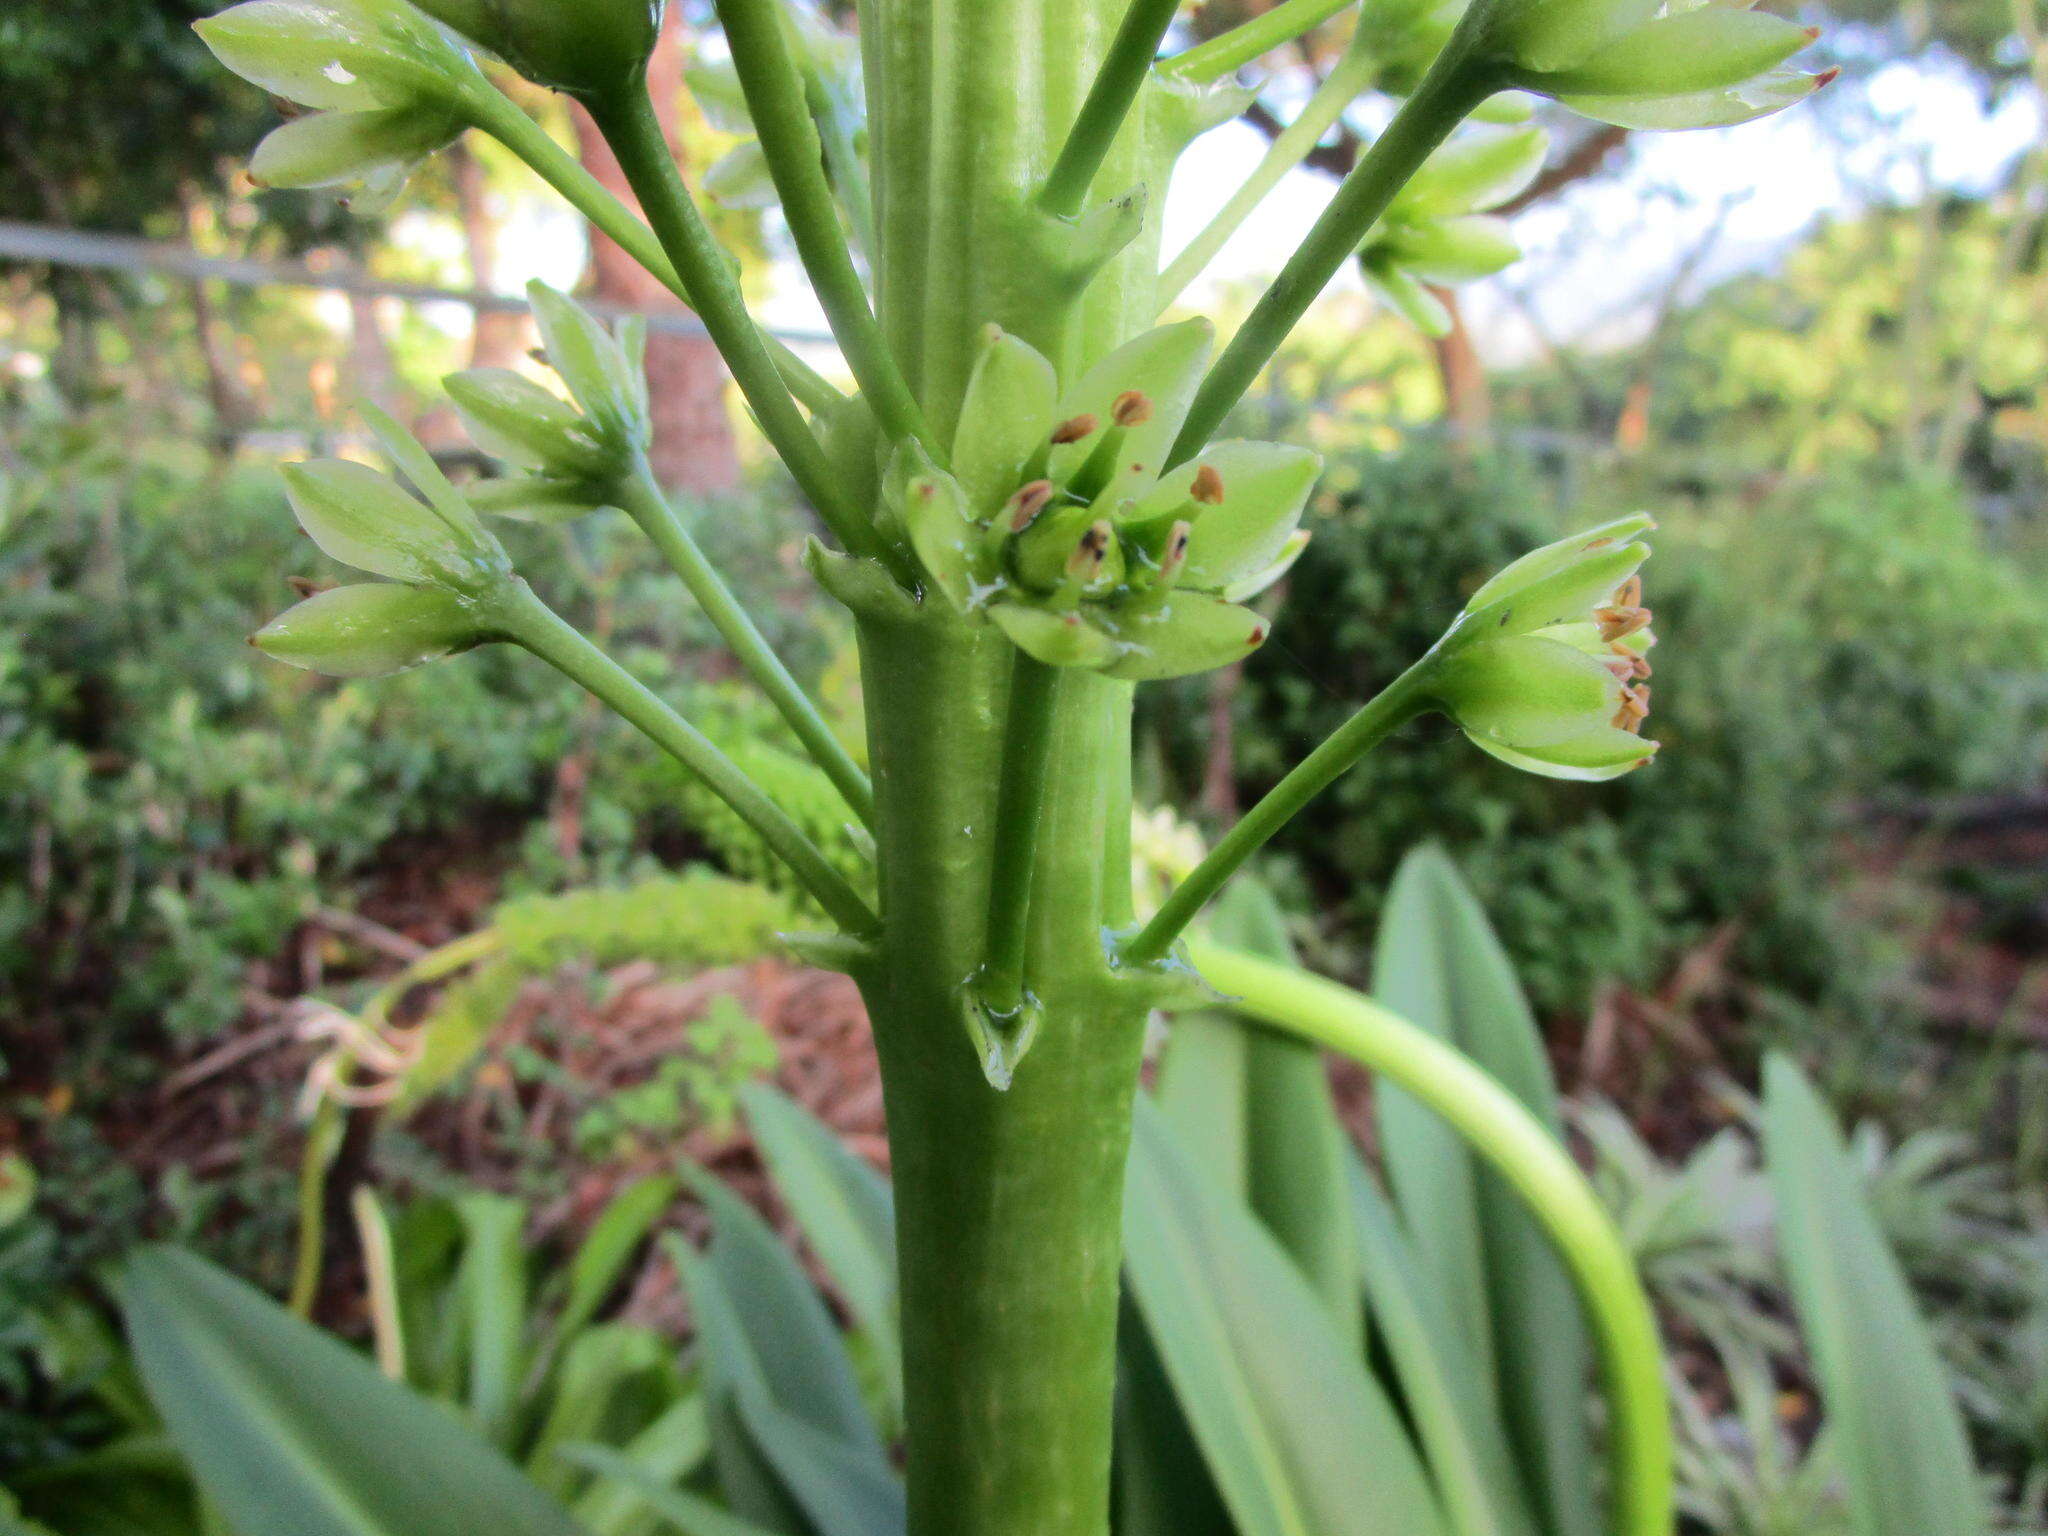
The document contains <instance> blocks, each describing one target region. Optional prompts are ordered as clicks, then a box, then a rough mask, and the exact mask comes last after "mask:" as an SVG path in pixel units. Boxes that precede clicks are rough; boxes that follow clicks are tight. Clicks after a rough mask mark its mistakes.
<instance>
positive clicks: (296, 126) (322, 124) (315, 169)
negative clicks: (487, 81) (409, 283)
mask: <svg viewBox="0 0 2048 1536" xmlns="http://www.w3.org/2000/svg"><path fill="white" fill-rule="evenodd" d="M463 127H464V123H463V120H462V118H461V117H460V116H458V115H457V114H456V113H454V112H453V111H451V110H449V109H447V108H445V107H442V106H439V105H437V104H433V103H421V104H417V105H414V106H407V107H385V108H381V109H379V110H377V111H374V112H314V113H311V114H309V115H307V116H305V117H300V118H295V119H293V120H292V121H291V122H288V123H286V124H285V125H284V126H283V127H281V128H276V129H273V130H272V131H271V132H270V133H269V134H268V135H267V136H266V137H265V138H264V139H263V142H262V143H260V144H258V145H257V146H256V153H255V154H254V155H253V156H251V157H250V160H249V175H250V178H251V179H252V180H254V181H256V182H257V183H258V184H260V185H262V186H266V187H333V186H347V185H351V184H353V185H358V186H360V187H362V188H363V189H364V190H363V193H362V195H361V197H359V198H358V199H357V200H356V202H355V206H356V207H357V209H358V211H369V210H368V209H366V208H365V201H364V200H365V199H367V200H369V202H370V204H371V205H372V206H374V207H381V206H384V205H385V204H387V203H388V202H389V200H390V199H391V198H392V197H395V196H396V195H397V193H398V190H399V189H400V188H401V187H402V186H404V185H405V182H406V179H407V178H408V177H410V176H411V175H412V173H413V171H414V170H415V169H417V168H418V166H419V165H420V163H421V162H422V161H424V160H426V159H428V158H429V157H431V156H433V155H436V154H438V153H440V152H441V151H442V150H444V149H446V148H447V147H448V146H449V145H450V144H452V143H453V142H454V141H455V139H456V136H457V135H458V134H460V133H461V132H462V129H463Z"/></svg>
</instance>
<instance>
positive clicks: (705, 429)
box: [572, 10, 740, 496]
mask: <svg viewBox="0 0 2048 1536" xmlns="http://www.w3.org/2000/svg"><path fill="white" fill-rule="evenodd" d="M647 75H648V87H649V90H650V91H651V92H652V94H653V97H654V103H655V110H656V112H657V113H658V114H659V115H660V118H661V124H662V130H663V132H664V133H665V134H666V136H667V138H668V141H669V149H670V151H671V152H672V153H680V141H679V137H678V134H677V110H678V108H679V106H680V103H681V92H682V78H683V47H682V27H681V19H680V13H679V12H677V11H674V10H671V11H670V12H669V16H668V24H667V26H666V27H665V28H664V30H663V32H662V38H661V43H660V46H658V47H657V48H656V49H655V51H654V58H653V59H652V60H651V61H650V62H649V64H648V66H647ZM572 110H573V112H574V115H575V119H576V143H577V146H578V149H579V151H580V153H581V155H582V157H583V163H584V164H585V165H586V166H588V167H589V168H590V172H591V174H592V175H593V176H595V177H596V178H597V179H598V180H599V181H601V182H603V183H604V185H605V186H606V187H607V188H608V189H609V190H610V191H611V192H612V193H613V194H614V195H615V196H617V197H618V198H619V199H620V200H621V201H622V202H624V203H625V204H626V205H627V206H628V207H635V208H637V207H638V206H639V205H638V203H637V202H636V201H635V199H634V197H633V192H632V189H631V188H630V187H628V186H627V184H626V176H625V173H624V172H623V171H621V170H620V169H619V162H618V160H617V159H616V158H614V156H613V155H612V152H611V150H610V149H609V148H608V147H607V146H606V144H605V142H604V136H603V135H602V134H601V133H599V132H598V130H597V125H596V124H595V123H593V122H592V121H591V120H590V114H589V113H587V112H585V111H584V110H583V109H582V108H581V107H575V108H573V109H572ZM590 273H591V287H592V291H593V292H594V293H595V294H596V295H597V297H598V298H600V299H604V300H607V301H609V302H611V303H614V304H625V305H630V306H632V307H633V308H636V309H646V310H661V309H679V308H680V305H679V304H678V303H677V302H676V298H675V296H674V295H673V294H671V293H670V292H669V291H668V290H667V289H666V288H664V287H662V285H661V283H660V282H659V281H658V280H657V279H655V278H654V277H653V276H651V275H650V274H649V273H648V272H647V270H646V269H645V268H644V267H642V266H641V265H640V264H639V263H638V262H636V261H635V260H633V258H632V257H630V256H628V255H627V254H626V253H625V252H624V251H622V250H621V249H619V247H618V246H617V245H616V244H614V243H613V242H612V241H611V240H610V239H608V238H607V237H606V236H604V235H602V234H599V233H598V232H597V231H596V230H594V229H593V230H592V231H591V232H590ZM647 383H648V389H649V393H650V395H651V396H652V399H653V402H654V447H653V451H652V452H651V453H650V455H649V457H650V459H651V460H652V462H653V465H654V472H655V474H656V476H657V477H659V478H660V480H661V483H662V484H663V485H665V486H667V487H669V488H670V489H671V490H678V491H688V492H694V493H696V494H699V495H714V496H715V495H725V494H728V493H730V492H732V491H734V490H737V489H738V488H739V484H740V461H739V453H738V450H737V448H736V447H735V446H734V443H733V432H732V416H731V414H730V413H729V411H728V410H727V407H726V399H725V390H726V371H725V364H724V363H723V362H721V361H720V360H719V356H718V349H717V348H716V347H714V346H712V344H711V341H710V339H709V338H708V337H705V336H679V335H675V334H673V333H670V332H664V331H655V332H653V333H652V334H651V335H650V336H649V337H648V338H647Z"/></svg>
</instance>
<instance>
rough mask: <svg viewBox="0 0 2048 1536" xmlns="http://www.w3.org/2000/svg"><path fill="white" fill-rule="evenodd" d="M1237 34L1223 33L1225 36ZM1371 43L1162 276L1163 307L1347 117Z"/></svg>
mask: <svg viewBox="0 0 2048 1536" xmlns="http://www.w3.org/2000/svg"><path fill="white" fill-rule="evenodd" d="M1293 3H1296V0H1289V4H1293ZM1317 3H1318V4H1324V3H1326V0H1317ZM1280 9H1281V10H1284V9H1286V7H1285V6H1282V7H1281V8H1280ZM1279 14H1280V11H1278V10H1274V11H1268V12H1267V13H1266V17H1272V16H1277V15H1279ZM1260 19H1261V20H1264V19H1266V18H1265V17H1262V18H1260ZM1253 25H1256V23H1253V22H1247V23H1245V26H1247V27H1248V26H1253ZM1238 30H1239V31H1242V30H1244V28H1242V27H1240V28H1239V29H1238ZM1234 35H1235V34H1234V33H1226V34H1225V36H1226V37H1228V36H1234ZM1219 41H1221V39H1219ZM1368 42H1369V38H1368V37H1367V34H1366V33H1365V32H1363V31H1360V32H1358V33H1356V34H1354V35H1353V37H1352V39H1351V43H1350V46H1349V47H1347V48H1346V49H1345V50H1344V54H1343V57H1342V58H1340V59H1339V60H1338V61H1337V63H1336V65H1335V67H1334V68H1332V69H1331V71H1330V74H1329V77H1328V78H1327V79H1326V80H1324V81H1323V83H1322V84H1321V85H1320V86H1318V87H1317V88H1316V91H1315V94H1314V95H1313V96H1311V97H1309V99H1308V101H1307V103H1306V104H1304V105H1303V107H1302V109H1301V112H1300V113H1299V115H1297V116H1296V118H1295V119H1294V121H1293V122H1291V123H1289V124H1288V125H1287V126H1286V127H1285V128H1283V129H1282V130H1281V131H1280V133H1279V135H1278V136H1277V137H1276V138H1275V139H1274V140H1273V142H1272V143H1271V144H1269V145H1267V146H1266V153H1265V157H1264V158H1263V159H1261V160H1260V161H1259V164H1258V168H1257V169H1256V170H1254V171H1253V172H1252V173H1251V175H1250V176H1249V177H1247V178H1246V179H1245V183H1244V185H1243V186H1241V187H1239V188H1238V189H1237V191H1235V192H1234V193H1232V194H1231V196H1230V200H1229V201H1228V202H1226V203H1225V204H1224V205H1223V206H1222V208H1220V209H1219V210H1217V213H1216V217H1214V218H1213V219H1211V220H1210V221H1209V223H1208V224H1207V226H1206V227H1204V229H1203V230H1202V232H1201V233H1200V234H1198V235H1196V236H1195V238H1194V239H1192V240H1190V241H1189V242H1188V243H1187V245H1186V247H1185V248H1184V249H1183V250H1182V251H1181V253H1180V254H1179V255H1178V256H1176V257H1174V258H1173V261H1172V262H1171V263H1170V264H1169V265H1168V266H1167V268H1166V270H1165V271H1164V272H1162V273H1160V274H1159V307H1160V308H1161V309H1164V308H1166V306H1167V305H1169V304H1171V303H1172V302H1173V301H1174V300H1175V299H1177V298H1179V297H1180V294H1181V290H1182V289H1184V288H1186V287H1187V285H1188V284H1189V283H1191V282H1193V281H1194V280H1195V279H1196V278H1197V277H1199V276H1201V274H1202V272H1203V270H1204V269H1205V268H1206V267H1207V266H1208V265H1209V263H1210V262H1212V261H1214V260H1215V259H1216V253H1217V252H1218V251H1220V250H1222V249H1223V246H1224V243H1225V242H1226V241H1228V240H1229V239H1230V237H1231V236H1232V235H1234V234H1236V233H1237V230H1238V226H1239V225H1241V224H1243V223H1244V221H1245V220H1246V219H1247V218H1249V217H1250V216H1251V213H1252V210H1253V209H1255V208H1257V207H1258V206H1259V204H1260V203H1262V202H1264V201H1265V200H1266V197H1267V195H1268V194H1269V193H1271V192H1272V190H1273V189H1274V188H1275V187H1276V186H1278V185H1279V184H1280V181H1281V178H1282V177H1284V176H1286V174H1287V173H1288V172H1289V171H1291V170H1293V169H1294V168H1295V167H1296V166H1297V165H1299V164H1301V162H1302V161H1303V160H1305V159H1307V158H1308V155H1309V152H1310V151H1311V150H1313V149H1314V148H1315V147H1316V145H1318V144H1320V143H1321V142H1322V139H1323V135H1324V134H1326V133H1328V132H1329V131H1330V129H1331V127H1332V126H1333V125H1335V123H1336V122H1337V120H1338V119H1339V118H1341V117H1342V116H1343V115H1344V109H1345V108H1346V107H1348V106H1350V105H1351V103H1352V102H1353V101H1355V100H1357V98H1358V96H1359V95H1360V93H1362V92H1363V91H1364V90H1365V88H1366V87H1367V86H1368V85H1370V84H1371V83H1372V78H1373V72H1374V70H1375V68H1376V67H1377V61H1376V60H1375V59H1374V58H1373V56H1372V51H1371V49H1370V48H1369V47H1368V46H1367V44H1368ZM1183 57H1185V55H1183Z"/></svg>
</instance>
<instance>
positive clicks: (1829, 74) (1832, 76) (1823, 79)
mask: <svg viewBox="0 0 2048 1536" xmlns="http://www.w3.org/2000/svg"><path fill="white" fill-rule="evenodd" d="M1841 73H1842V70H1841V66H1839V65H1837V66H1836V67H1835V68H1833V69H1824V70H1822V71H1821V72H1820V73H1819V74H1817V75H1815V76H1814V77H1813V88H1814V89H1815V90H1816V91H1818V90H1820V89H1822V88H1823V87H1824V86H1830V85H1833V84H1834V83H1835V80H1836V78H1837V77H1838V76H1840V74H1841Z"/></svg>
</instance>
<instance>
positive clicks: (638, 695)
mask: <svg viewBox="0 0 2048 1536" xmlns="http://www.w3.org/2000/svg"><path fill="white" fill-rule="evenodd" d="M491 609H492V613H491V617H492V619H493V620H494V621H495V622H496V623H498V624H499V625H500V626H502V628H503V631H504V633H505V634H506V635H507V636H509V637H510V638H512V639H514V640H516V641H517V642H518V643H519V644H520V645H523V646H525V647H526V649H527V650H529V651H531V652H533V654H534V655H536V656H538V657H539V658H540V659H541V660H542V661H545V662H546V663H547V664H548V665H549V666H551V667H553V668H554V669H555V670H556V671H558V672H560V673H561V674H562V675H563V676H565V677H567V678H568V679H569V680H570V681H571V682H574V683H576V684H578V685H580V686H581V687H582V688H584V689H585V690H586V691H588V692H589V693H591V694H593V695H594V696H595V697H597V698H598V699H599V700H601V701H602V702H603V703H604V704H606V705H607V706H609V707H610V709H611V711H612V712H613V713H614V714H616V715H618V716H619V717H620V718H621V719H623V720H625V721H626V723H627V724H629V725H631V726H633V727H634V728H635V729H636V730H638V731H639V732H641V734H642V735H644V736H646V737H647V739H648V740H649V741H652V742H653V743H654V744H655V745H656V746H657V747H660V748H661V749H662V751H664V752H666V753H668V755H669V756H670V757H672V758H674V759H675V760H676V761H677V762H678V763H681V764H682V765H683V766H684V767H685V768H687V769H689V770H690V772H692V773H694V774H695V775H697V777H698V778H700V779H702V780H703V781H704V783H705V786H706V787H707V788H709V789H710V790H711V792H712V793H713V794H715V795H717V796H718V798H719V799H721V800H723V801H724V802H725V803H726V804H727V805H728V806H730V807H731V808H732V812H733V814H734V815H736V816H738V817H739V818H740V820H741V821H743V822H745V823H746V824H747V825H748V826H749V827H750V828H752V829H753V831H754V833H755V835H756V836H758V837H759V838H760V839H761V841H762V842H764V843H766V844H767V845H768V849H769V851H770V852H771V853H773V854H774V855H775V856H776V857H777V858H779V859H781V860H782V862H783V863H785V864H787V865H788V866H789V867H790V869H791V871H792V872H794V873H795V875H796V877H797V879H798V880H799V881H801V882H802V883H803V887H804V889H805V890H807V891H809V892H810V893H811V896H812V897H813V898H814V899H815V900H816V901H817V903H818V905H819V906H821V907H823V908H824V909H825V912H826V914H827V915H828V916H829V917H831V919H832V920H833V921H834V922H835V923H837V924H839V926H840V927H841V928H843V929H845V930H846V932H847V933H848V934H850V935H853V936H854V937H856V938H864V937H868V936H870V935H872V934H873V933H874V932H875V931H876V929H877V928H878V927H879V926H880V924H879V923H878V922H877V921H876V918H875V915H874V913H872V912H870V911H869V910H868V905H867V903H866V902H864V901H862V900H861V898H860V894H859V893H858V892H857V891H855V890H854V888H853V887H852V886H851V885H849V884H847V882H846V877H845V876H844V875H842V874H840V873H839V871H838V870H836V869H834V868H833V867H832V865H831V863H830V862H829V861H828V860H827V859H826V857H825V855H824V854H822V853H820V852H819V851H818V848H817V845H816V844H815V843H813V842H812V841H811V840H810V839H809V838H808V837H806V836H805V835H804V832H803V829H802V828H801V827H799V826H798V825H797V824H796V823H795V822H793V821H791V820H790V819H789V816H788V814H787V813H786V812H785V811H784V810H783V809H782V807H781V806H779V805H777V804H776V803H775V802H774V801H773V800H770V799H769V798H768V797H767V796H766V795H765V794H763V793H762V792H761V790H760V788H759V786H757V785H756V784H755V783H754V781H753V780H752V779H750V778H748V777H747V776H746V774H744V773H743V772H741V771H740V768H739V765H738V764H736V763H735V762H733V760H732V759H731V758H729V757H727V756H726V755H725V754H724V753H723V752H721V751H719V750H718V748H717V747H715V746H713V745H712V744H711V741H710V739H709V738H708V737H706V736H705V735H704V733H703V732H702V731H699V730H698V729H697V728H696V727H695V726H693V725H691V724H690V723H689V722H688V721H687V720H685V719H684V718H683V717H682V716H681V715H679V714H677V713H676V712H675V711H674V710H673V709H670V708H669V707H668V705H666V704H664V703H663V702H662V701H661V700H660V699H659V698H658V697H656V695H655V694H654V692H653V691H652V690H651V689H649V688H648V687H647V685H646V684H645V683H642V682H641V681H640V680H639V679H638V678H637V677H635V676H633V674H632V673H630V672H628V671H627V670H626V669H625V668H624V667H622V666H620V665H619V664H618V663H617V662H616V661H613V660H612V659H611V657H609V656H607V655H605V653H604V652H603V651H601V650H599V649H598V648H597V647H596V646H595V645H592V644H591V643H590V641H588V640H586V639H585V638H584V637H583V633H582V631H580V630H578V629H577V628H576V627H575V626H574V625H573V624H569V623H567V622H565V621H564V620H563V619H562V617H561V615H559V614H558V613H556V612H555V611H554V609H552V608H550V607H549V606H548V605H547V604H546V603H544V602H542V601H541V600H540V599H539V598H538V597H535V596H534V595H533V591H532V589H531V588H529V587H528V586H527V585H526V583H525V582H523V581H522V582H515V583H512V584H511V585H509V586H508V587H507V588H506V589H505V590H504V591H503V592H502V593H501V594H499V595H498V596H496V597H495V598H494V599H493V600H492V602H491Z"/></svg>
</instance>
